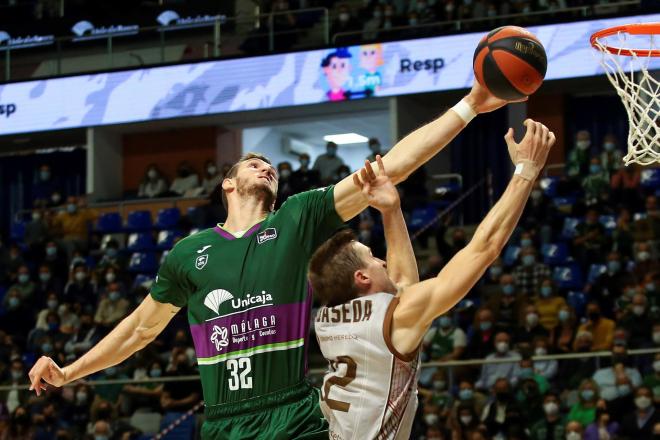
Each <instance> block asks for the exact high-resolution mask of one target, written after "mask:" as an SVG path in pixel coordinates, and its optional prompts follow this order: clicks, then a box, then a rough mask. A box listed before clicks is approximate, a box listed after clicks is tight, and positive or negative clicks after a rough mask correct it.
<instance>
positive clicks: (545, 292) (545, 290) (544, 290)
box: [541, 286, 552, 298]
mask: <svg viewBox="0 0 660 440" xmlns="http://www.w3.org/2000/svg"><path fill="white" fill-rule="evenodd" d="M550 295H552V287H550V286H541V296H542V297H543V298H547V297H549V296H550Z"/></svg>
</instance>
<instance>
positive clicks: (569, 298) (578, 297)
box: [566, 290, 589, 316]
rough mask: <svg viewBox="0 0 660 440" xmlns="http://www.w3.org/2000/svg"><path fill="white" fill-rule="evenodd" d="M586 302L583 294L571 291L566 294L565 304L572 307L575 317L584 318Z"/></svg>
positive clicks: (585, 296) (586, 299)
mask: <svg viewBox="0 0 660 440" xmlns="http://www.w3.org/2000/svg"><path fill="white" fill-rule="evenodd" d="M588 300H589V299H588V298H587V295H586V294H585V293H584V292H579V291H573V290H572V291H570V292H568V293H567V294H566V303H567V304H568V305H569V306H571V307H573V310H575V315H576V316H584V312H585V309H586V307H587V302H588Z"/></svg>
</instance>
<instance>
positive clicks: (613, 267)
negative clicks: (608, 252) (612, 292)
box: [607, 260, 621, 273]
mask: <svg viewBox="0 0 660 440" xmlns="http://www.w3.org/2000/svg"><path fill="white" fill-rule="evenodd" d="M607 270H609V271H610V273H617V272H618V271H619V270H621V262H620V261H619V260H611V261H608V262H607Z"/></svg>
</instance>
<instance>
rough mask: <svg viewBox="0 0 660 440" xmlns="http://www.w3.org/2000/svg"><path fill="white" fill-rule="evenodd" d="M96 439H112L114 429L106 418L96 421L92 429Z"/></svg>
mask: <svg viewBox="0 0 660 440" xmlns="http://www.w3.org/2000/svg"><path fill="white" fill-rule="evenodd" d="M92 435H93V437H94V440H110V439H111V438H112V429H111V427H110V424H109V423H108V422H106V421H105V420H99V421H97V422H96V423H94V429H93V431H92Z"/></svg>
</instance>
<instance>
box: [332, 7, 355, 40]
mask: <svg viewBox="0 0 660 440" xmlns="http://www.w3.org/2000/svg"><path fill="white" fill-rule="evenodd" d="M358 29H360V25H359V23H358V22H357V21H356V20H355V18H354V17H353V15H352V14H351V10H350V8H349V6H348V5H346V4H341V5H339V8H338V9H337V15H336V18H335V20H334V21H333V22H332V25H331V27H330V32H331V34H337V33H340V32H353V31H356V30H358ZM338 44H341V42H340V43H338Z"/></svg>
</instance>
